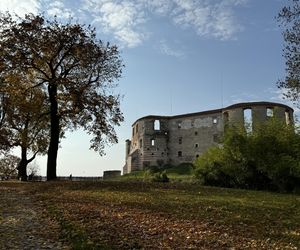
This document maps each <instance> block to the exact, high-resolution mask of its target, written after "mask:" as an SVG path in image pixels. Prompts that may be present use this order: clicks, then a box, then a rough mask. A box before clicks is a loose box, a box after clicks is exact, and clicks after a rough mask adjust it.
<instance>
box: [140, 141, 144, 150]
mask: <svg viewBox="0 0 300 250" xmlns="http://www.w3.org/2000/svg"><path fill="white" fill-rule="evenodd" d="M142 147H143V139H140V148H142Z"/></svg>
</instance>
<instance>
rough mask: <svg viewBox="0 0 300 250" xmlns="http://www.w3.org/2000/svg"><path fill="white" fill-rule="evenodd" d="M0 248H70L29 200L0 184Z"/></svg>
mask: <svg viewBox="0 0 300 250" xmlns="http://www.w3.org/2000/svg"><path fill="white" fill-rule="evenodd" d="M0 249H70V248H69V247H68V246H67V245H66V243H64V242H61V241H60V240H59V229H58V225H57V224H56V223H55V222H53V221H51V220H50V219H49V218H48V217H47V216H46V212H45V211H43V209H42V207H41V206H40V205H39V203H38V202H36V201H34V199H33V197H31V196H30V195H28V194H27V193H26V195H24V191H22V190H20V189H18V188H16V187H13V186H12V187H10V186H7V185H5V187H4V186H2V185H1V183H0Z"/></svg>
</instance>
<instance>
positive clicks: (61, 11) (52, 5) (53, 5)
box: [46, 0, 75, 19]
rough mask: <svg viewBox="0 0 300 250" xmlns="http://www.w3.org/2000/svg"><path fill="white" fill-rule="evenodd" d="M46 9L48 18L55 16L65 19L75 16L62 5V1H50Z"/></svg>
mask: <svg viewBox="0 0 300 250" xmlns="http://www.w3.org/2000/svg"><path fill="white" fill-rule="evenodd" d="M46 8H47V10H46V13H47V14H48V15H49V16H57V17H60V18H65V19H67V18H70V17H74V16H75V13H74V12H73V11H72V10H71V9H70V8H66V6H65V5H64V3H63V0H60V1H58V0H56V1H53V2H52V1H51V2H49V4H48V5H47V7H46Z"/></svg>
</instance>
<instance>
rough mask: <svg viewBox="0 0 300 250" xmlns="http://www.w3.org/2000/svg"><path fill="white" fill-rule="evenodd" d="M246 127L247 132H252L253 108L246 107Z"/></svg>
mask: <svg viewBox="0 0 300 250" xmlns="http://www.w3.org/2000/svg"><path fill="white" fill-rule="evenodd" d="M244 127H245V129H246V131H247V133H251V132H252V109H251V108H246V109H244Z"/></svg>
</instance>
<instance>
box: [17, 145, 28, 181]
mask: <svg viewBox="0 0 300 250" xmlns="http://www.w3.org/2000/svg"><path fill="white" fill-rule="evenodd" d="M27 165H28V161H27V148H26V147H22V148H21V161H20V162H19V165H18V178H21V181H27Z"/></svg>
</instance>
